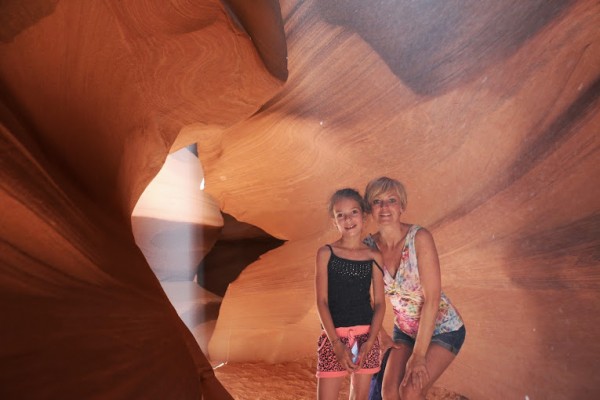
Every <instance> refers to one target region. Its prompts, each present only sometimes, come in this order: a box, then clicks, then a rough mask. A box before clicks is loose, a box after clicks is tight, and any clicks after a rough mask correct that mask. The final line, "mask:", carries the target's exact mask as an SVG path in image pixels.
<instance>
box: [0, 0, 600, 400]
mask: <svg viewBox="0 0 600 400" xmlns="http://www.w3.org/2000/svg"><path fill="white" fill-rule="evenodd" d="M0 11H1V12H0V22H1V23H0V41H1V44H0V93H1V97H0V100H1V101H0V117H1V119H0V122H1V125H0V139H1V142H0V154H1V157H0V204H1V208H0V239H1V240H0V246H1V251H0V296H2V298H1V299H0V300H1V301H0V315H2V321H3V322H2V325H1V327H0V338H1V339H2V343H3V346H2V347H0V359H1V360H2V361H3V362H2V365H3V366H2V367H1V370H0V372H1V373H0V397H2V398H5V397H6V398H15V397H19V396H20V397H23V398H40V397H44V398H87V397H91V396H92V394H93V395H94V396H98V397H101V398H160V399H163V398H198V397H199V396H200V395H201V394H202V395H204V397H205V398H209V399H210V398H224V397H226V396H227V395H226V394H225V393H223V390H222V388H221V387H220V385H219V383H218V382H217V381H216V380H215V379H214V376H213V374H212V371H211V369H210V365H209V364H208V361H207V360H206V358H205V356H204V354H203V353H202V352H201V351H200V348H199V346H198V344H197V342H196V340H194V337H193V336H192V335H191V333H190V332H189V331H188V330H187V329H186V328H185V326H184V325H183V323H182V322H181V321H180V320H179V318H178V317H177V313H176V312H175V310H174V309H173V307H172V306H171V305H170V304H169V302H168V299H167V297H166V296H165V294H164V292H163V290H162V289H161V287H160V285H159V283H158V280H157V279H156V277H155V275H154V274H153V273H152V271H151V269H150V268H149V266H148V263H147V262H146V260H145V259H144V257H143V255H142V253H141V251H140V250H139V249H138V248H137V247H136V246H135V243H134V239H133V235H132V228H131V225H130V216H131V213H132V210H133V208H134V205H135V204H136V202H137V201H138V199H139V197H140V195H141V193H142V192H143V190H144V188H145V187H146V186H147V185H148V184H149V182H150V181H151V179H152V178H153V177H154V176H155V175H156V174H157V173H158V171H159V169H160V168H161V166H162V165H163V163H164V161H165V158H166V156H167V154H168V153H169V152H170V151H175V150H177V149H179V148H182V147H184V146H186V145H188V144H190V143H193V142H197V143H198V151H199V155H200V158H201V160H202V165H203V169H204V173H205V179H206V191H207V193H208V194H209V195H210V196H213V198H214V199H216V201H217V202H218V204H219V206H220V208H221V209H222V210H223V211H224V212H226V213H228V214H230V215H232V216H233V217H235V218H236V219H238V220H239V221H243V222H246V223H250V224H253V225H255V226H257V227H259V228H261V229H263V230H265V231H266V232H267V233H269V234H271V235H273V236H275V237H277V238H280V239H283V240H287V241H288V242H287V243H286V244H285V245H284V246H282V247H281V248H278V249H275V250H273V251H271V252H269V253H268V254H266V255H264V256H263V257H262V258H261V259H260V260H259V261H257V262H256V263H254V264H253V265H252V266H250V267H249V268H247V269H246V271H245V272H244V273H243V274H242V275H241V276H240V277H239V279H237V280H236V281H235V282H234V283H232V284H231V285H230V287H229V289H228V291H227V293H226V295H225V297H224V300H223V303H222V307H221V310H220V314H219V319H218V322H217V325H216V328H215V332H214V335H213V338H212V340H211V342H210V344H209V346H208V352H209V356H210V357H211V359H212V360H219V361H225V360H229V361H236V360H267V361H272V362H277V361H283V360H291V359H297V358H300V357H306V356H313V355H314V351H315V348H314V346H315V342H316V335H317V334H318V331H319V323H318V319H317V315H316V310H315V307H314V293H313V268H314V266H313V263H314V255H315V252H316V249H317V247H318V246H319V245H321V244H323V243H325V242H327V241H329V240H332V239H333V238H334V236H335V232H334V231H333V230H332V229H331V225H330V223H329V221H328V217H327V215H326V213H325V203H326V200H327V198H328V196H329V195H330V193H331V192H332V191H333V190H335V189H336V188H338V187H341V186H355V187H357V188H360V189H362V188H364V185H365V184H366V182H367V181H368V180H370V179H371V178H373V177H376V176H379V175H383V174H386V175H390V176H393V177H396V178H399V179H401V180H402V181H404V182H405V184H406V186H407V188H408V191H409V206H408V212H407V214H406V220H407V221H409V222H416V223H419V224H421V225H424V226H427V227H428V228H430V230H431V231H432V232H433V234H434V236H435V238H436V242H437V245H438V250H439V252H440V257H441V263H442V271H443V285H444V289H445V291H446V292H447V294H448V295H449V296H450V297H451V298H452V300H453V301H454V302H455V303H456V304H457V306H458V308H459V310H460V311H461V313H462V314H463V316H464V318H465V320H466V322H467V329H468V336H467V342H466V344H465V347H464V350H463V351H462V352H461V354H460V355H459V357H458V358H457V360H456V362H455V363H454V364H453V365H452V366H451V368H450V369H449V371H448V373H447V374H445V375H444V376H443V377H442V379H441V381H440V382H439V384H440V385H443V386H446V387H448V388H449V389H452V390H455V391H457V392H460V393H463V394H465V395H466V396H468V397H469V398H472V399H505V398H526V396H527V397H528V398H530V399H536V398H596V397H598V396H599V395H600V387H599V386H598V384H597V383H596V382H595V381H596V379H595V371H597V370H598V369H599V368H600V365H599V361H598V360H600V345H599V344H598V341H597V337H598V336H599V334H600V331H599V328H598V326H600V320H599V317H598V313H597V312H596V310H597V308H598V305H600V295H599V293H600V291H599V286H600V285H599V282H598V279H597V275H598V274H597V272H596V270H597V268H598V266H599V261H598V248H599V245H600V243H599V238H600V221H599V219H598V214H599V212H600V203H599V202H598V198H599V195H600V178H599V176H600V163H599V162H598V158H599V157H598V156H599V153H600V151H599V149H600V146H599V144H600V143H599V140H600V139H599V136H598V132H599V130H600V129H599V128H600V105H599V104H600V103H599V95H600V80H599V77H600V42H599V38H600V7H599V5H598V4H597V2H595V1H593V0H573V1H567V0H546V1H542V0H539V1H537V0H535V1H528V2H521V1H516V0H507V1H502V2H479V1H468V2H449V1H448V2H437V3H436V2H415V1H408V0H406V1H404V0H400V1H396V2H389V1H383V0H362V1H359V0H348V1H338V0H330V1H325V0H322V1H319V0H312V1H293V0H292V1H287V0H284V1H281V2H280V4H278V3H277V2H274V1H267V0H264V1H259V2H254V3H253V7H252V8H250V7H249V5H248V3H247V2H244V1H242V0H235V1H233V0H232V1H226V2H223V3H222V2H218V1H209V0H204V1H200V2H198V1H191V0H177V1H175V0H174V1H171V2H152V1H141V2H135V4H134V3H123V2H119V1H106V2H94V3H93V4H87V3H86V5H85V6H84V5H82V4H79V3H77V2H66V1H62V2H58V1H52V0H47V1H43V0H40V1H34V2H25V3H21V2H11V3H5V4H3V5H2V6H0ZM280 14H281V15H280ZM288 71H289V75H288ZM284 81H285V84H284ZM373 229H374V228H373V227H370V230H373ZM389 323H390V318H389V315H388V318H387V321H386V324H388V326H389ZM158 377H160V379H157V378H158ZM107 383H109V384H107Z"/></svg>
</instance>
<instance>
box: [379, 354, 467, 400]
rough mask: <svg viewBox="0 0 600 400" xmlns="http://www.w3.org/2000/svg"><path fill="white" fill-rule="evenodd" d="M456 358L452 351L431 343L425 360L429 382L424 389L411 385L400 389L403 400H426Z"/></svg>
mask: <svg viewBox="0 0 600 400" xmlns="http://www.w3.org/2000/svg"><path fill="white" fill-rule="evenodd" d="M455 357H456V356H455V355H454V354H453V353H452V352H451V351H450V350H447V349H445V348H444V347H442V346H439V345H437V344H435V343H431V344H430V345H429V348H428V349H427V355H426V358H425V363H426V365H427V372H428V373H429V382H428V383H427V385H426V386H425V387H424V388H423V389H420V388H415V387H414V386H413V385H411V384H410V383H409V384H408V385H406V386H404V387H402V388H400V392H401V394H402V400H425V395H426V394H427V391H428V390H429V388H430V387H431V386H432V385H433V384H434V383H435V381H436V380H437V379H438V378H439V377H440V376H441V375H442V373H443V372H444V371H445V370H446V368H448V366H449V365H450V364H451V363H452V361H453V360H454V358H455ZM404 363H405V365H406V361H404ZM384 379H385V376H384Z"/></svg>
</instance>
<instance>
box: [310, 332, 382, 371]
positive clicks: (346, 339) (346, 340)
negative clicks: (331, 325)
mask: <svg viewBox="0 0 600 400" xmlns="http://www.w3.org/2000/svg"><path fill="white" fill-rule="evenodd" d="M369 328H370V326H369V325H359V326H350V327H344V328H336V329H335V333H336V334H337V335H338V337H339V338H340V341H341V342H342V343H343V344H345V345H346V346H348V348H350V347H352V346H353V345H354V342H355V341H356V342H358V347H359V348H360V346H361V345H362V344H363V343H365V342H366V341H367V340H368V339H369ZM317 356H318V359H317V378H335V377H340V376H346V375H348V371H346V369H345V368H344V367H342V365H341V364H340V363H339V362H338V360H337V357H336V356H335V352H334V351H333V346H332V345H331V342H330V341H329V339H328V338H327V334H326V333H325V331H323V333H321V336H320V337H319V341H318V343H317ZM379 369H380V360H379V339H375V343H373V347H371V351H369V353H367V357H366V359H365V360H364V361H362V366H361V368H360V369H358V370H357V371H356V372H355V373H357V374H374V373H376V372H378V371H379Z"/></svg>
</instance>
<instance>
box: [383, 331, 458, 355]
mask: <svg viewBox="0 0 600 400" xmlns="http://www.w3.org/2000/svg"><path fill="white" fill-rule="evenodd" d="M466 335H467V330H466V329H465V326H464V325H463V326H461V327H460V328H459V329H458V330H456V331H452V332H445V333H440V334H439V335H435V336H432V337H431V343H435V344H437V345H438V346H442V347H443V348H445V349H446V350H448V351H450V352H451V353H452V354H454V355H457V354H458V351H459V350H460V348H461V347H462V345H463V343H464V342H465V336H466ZM393 339H394V342H401V343H405V344H407V345H409V346H410V347H413V346H414V345H415V339H413V338H411V337H410V336H408V335H407V334H406V333H404V332H402V331H401V330H400V328H398V327H397V326H396V325H394V336H393Z"/></svg>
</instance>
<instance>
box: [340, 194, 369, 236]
mask: <svg viewBox="0 0 600 400" xmlns="http://www.w3.org/2000/svg"><path fill="white" fill-rule="evenodd" d="M333 221H334V223H335V226H336V227H337V228H338V230H339V231H340V233H341V234H342V235H360V234H361V232H362V228H363V223H364V214H363V212H362V210H361V209H360V205H359V204H358V202H357V201H356V200H354V199H349V198H342V199H339V200H338V201H336V202H335V204H334V205H333Z"/></svg>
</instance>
